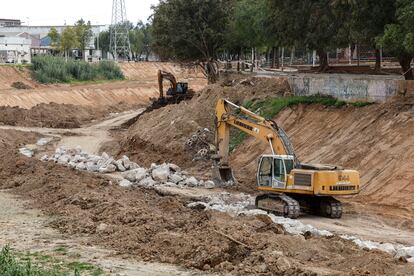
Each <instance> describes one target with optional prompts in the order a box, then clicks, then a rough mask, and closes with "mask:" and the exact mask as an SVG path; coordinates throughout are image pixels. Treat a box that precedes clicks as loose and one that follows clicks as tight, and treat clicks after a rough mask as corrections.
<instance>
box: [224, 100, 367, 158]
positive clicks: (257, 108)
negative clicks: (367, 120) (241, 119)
mask: <svg viewBox="0 0 414 276" xmlns="http://www.w3.org/2000/svg"><path fill="white" fill-rule="evenodd" d="M299 104H306V105H309V104H321V105H324V106H333V107H342V106H345V105H352V106H355V107H364V106H367V105H370V104H372V103H370V102H354V103H347V102H345V101H341V100H338V99H336V98H334V97H331V96H323V95H313V96H291V97H277V98H270V99H264V100H251V101H247V102H246V103H244V104H243V106H244V107H245V108H247V109H249V110H250V111H253V112H254V113H256V114H258V115H260V116H262V117H264V118H266V119H273V118H274V117H275V116H276V115H277V114H278V113H279V112H280V111H282V110H283V109H285V108H287V107H290V106H295V105H299ZM247 136H248V135H247V134H246V133H244V132H242V131H240V130H237V129H236V130H232V137H231V139H230V145H229V147H230V151H233V150H234V149H235V148H236V147H237V146H238V145H240V144H241V143H242V142H243V141H244V139H246V138H247Z"/></svg>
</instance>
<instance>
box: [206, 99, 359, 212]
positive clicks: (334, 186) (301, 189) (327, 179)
mask: <svg viewBox="0 0 414 276" xmlns="http://www.w3.org/2000/svg"><path fill="white" fill-rule="evenodd" d="M215 123H216V148H217V151H218V152H217V154H216V155H214V156H213V159H214V160H215V162H214V171H213V180H214V181H215V182H216V184H218V185H220V184H226V183H228V182H233V183H236V179H235V178H234V176H233V171H232V169H231V167H230V164H229V142H230V128H231V127H234V128H237V129H239V130H241V131H243V132H244V133H246V134H249V135H251V136H253V137H255V138H256V139H258V140H260V141H262V142H263V143H266V144H268V145H269V146H270V150H271V154H266V155H262V156H260V158H259V160H258V163H257V166H258V167H257V172H256V184H257V189H258V190H259V191H261V192H262V193H263V194H261V195H259V196H257V197H256V207H257V208H259V209H263V210H266V211H269V212H274V213H278V214H282V215H284V216H286V217H289V218H297V217H298V216H299V213H300V211H304V212H310V213H316V214H319V215H323V216H326V217H330V218H340V217H341V216H342V205H341V202H340V201H338V200H337V199H335V198H334V197H337V196H345V195H354V194H357V193H359V191H360V177H359V173H358V171H355V170H348V169H343V168H341V167H338V166H332V165H320V164H313V165H312V164H304V163H301V162H299V160H298V158H297V156H296V154H295V152H294V149H293V146H292V144H291V142H290V141H289V138H288V136H287V135H286V133H285V131H284V130H283V129H282V128H281V127H279V126H278V125H277V124H276V122H274V121H273V120H271V119H265V118H263V117H261V116H259V115H257V114H255V113H253V112H251V111H250V110H248V109H246V108H244V107H241V106H238V105H236V104H234V103H232V102H230V101H227V100H224V99H220V100H218V102H217V106H216V119H215Z"/></svg>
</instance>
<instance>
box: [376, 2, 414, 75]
mask: <svg viewBox="0 0 414 276" xmlns="http://www.w3.org/2000/svg"><path fill="white" fill-rule="evenodd" d="M378 43H379V44H380V45H382V47H384V49H386V50H387V51H388V52H390V53H391V54H392V55H394V56H396V57H397V58H398V61H399V63H400V65H401V68H402V70H403V73H404V77H405V79H406V80H414V75H413V69H412V68H411V61H412V60H413V57H414V2H413V1H412V0H397V1H396V21H395V23H393V24H388V25H386V26H385V30H384V35H383V36H382V37H381V38H379V39H378Z"/></svg>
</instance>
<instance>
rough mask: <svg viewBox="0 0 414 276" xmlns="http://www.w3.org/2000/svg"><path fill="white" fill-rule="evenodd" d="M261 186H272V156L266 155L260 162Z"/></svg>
mask: <svg viewBox="0 0 414 276" xmlns="http://www.w3.org/2000/svg"><path fill="white" fill-rule="evenodd" d="M258 180H259V183H258V184H259V186H268V187H271V186H272V158H270V157H264V158H263V159H262V161H261V163H260V169H259V179H258Z"/></svg>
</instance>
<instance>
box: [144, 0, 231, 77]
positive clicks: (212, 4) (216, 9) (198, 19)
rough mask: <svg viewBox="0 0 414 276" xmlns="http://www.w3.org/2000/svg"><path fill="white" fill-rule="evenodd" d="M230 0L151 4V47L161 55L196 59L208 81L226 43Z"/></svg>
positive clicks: (174, 0)
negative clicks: (152, 5)
mask: <svg viewBox="0 0 414 276" xmlns="http://www.w3.org/2000/svg"><path fill="white" fill-rule="evenodd" d="M232 2H233V0H204V1H200V0H164V1H161V2H160V3H159V4H158V5H157V6H155V7H153V10H154V15H153V24H152V35H153V44H152V45H153V50H154V51H155V53H157V54H158V55H159V56H160V57H161V58H163V59H165V58H167V59H173V60H179V61H198V62H197V63H198V64H199V65H200V66H201V67H202V68H203V71H204V73H205V75H206V76H207V78H208V81H209V82H210V83H214V82H215V81H216V80H217V78H218V68H217V63H216V60H217V57H218V52H219V49H220V48H221V47H222V46H223V44H224V42H225V35H226V29H227V26H228V23H229V19H230V14H231V8H232Z"/></svg>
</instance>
